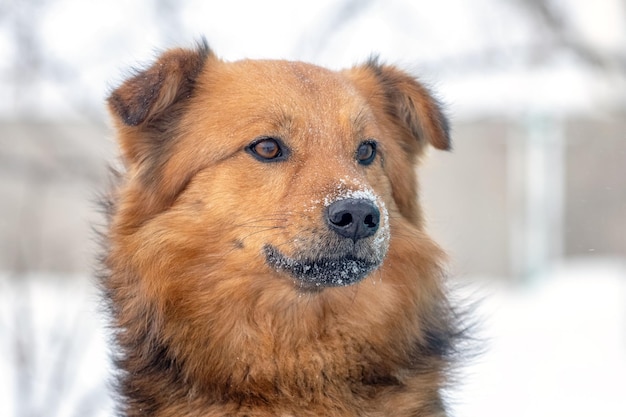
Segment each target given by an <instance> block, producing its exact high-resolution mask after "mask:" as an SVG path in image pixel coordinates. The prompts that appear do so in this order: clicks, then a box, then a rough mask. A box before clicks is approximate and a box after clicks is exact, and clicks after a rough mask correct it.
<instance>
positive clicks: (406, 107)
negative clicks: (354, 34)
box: [344, 58, 451, 223]
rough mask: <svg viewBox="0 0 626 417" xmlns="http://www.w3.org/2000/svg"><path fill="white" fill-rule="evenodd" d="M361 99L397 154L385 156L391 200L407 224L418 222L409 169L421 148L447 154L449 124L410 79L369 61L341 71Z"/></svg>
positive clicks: (422, 88) (429, 96) (414, 185)
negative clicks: (391, 189)
mask: <svg viewBox="0 0 626 417" xmlns="http://www.w3.org/2000/svg"><path fill="white" fill-rule="evenodd" d="M344 73H345V74H346V75H347V76H348V77H349V78H350V79H351V80H352V81H353V83H354V85H355V86H356V88H357V90H359V91H360V93H361V94H362V95H363V97H365V99H366V100H367V102H368V104H369V106H370V107H371V109H372V111H373V112H374V113H375V115H376V119H377V120H378V122H379V123H380V125H381V127H382V128H383V130H384V131H385V132H386V135H387V136H389V140H390V141H389V142H388V146H390V147H393V148H396V149H397V151H398V152H389V153H388V154H387V155H386V156H385V169H386V171H387V173H388V175H389V177H390V179H391V184H392V188H393V197H394V200H395V201H396V203H397V205H398V208H399V209H400V212H401V213H402V214H403V215H404V216H405V217H406V218H407V219H409V220H411V221H414V222H415V223H419V222H420V219H421V213H420V208H419V204H418V194H417V185H418V184H417V178H416V176H415V172H414V164H415V163H416V161H417V158H418V157H419V156H420V155H421V154H422V153H423V150H424V148H425V147H426V145H428V144H430V145H432V146H433V147H435V148H437V149H442V150H450V149H451V142H450V133H449V126H448V120H447V118H446V117H445V115H444V114H443V111H442V109H441V105H440V104H439V102H438V101H437V100H436V99H435V98H434V97H433V96H432V94H431V93H430V92H429V91H428V89H427V88H426V87H425V86H424V85H422V84H421V83H419V82H418V81H417V80H416V79H415V78H414V77H412V76H410V75H409V74H407V73H405V72H404V71H401V70H399V69H398V68H396V67H394V66H391V65H384V64H381V63H379V61H378V59H377V58H372V59H370V60H369V61H368V62H366V63H365V64H363V65H360V66H356V67H354V68H351V69H349V70H346V71H345V72H344Z"/></svg>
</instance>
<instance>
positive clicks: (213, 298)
mask: <svg viewBox="0 0 626 417" xmlns="http://www.w3.org/2000/svg"><path fill="white" fill-rule="evenodd" d="M108 104H109V109H110V112H111V115H112V118H113V122H114V126H115V129H116V132H117V138H118V141H119V145H120V149H121V156H122V160H123V163H124V172H121V173H120V174H119V181H118V184H117V185H116V186H115V187H113V189H112V190H111V193H110V200H109V201H108V202H107V205H106V207H107V210H108V214H109V226H108V230H107V232H106V233H105V254H104V257H103V258H104V270H105V272H104V274H103V277H102V286H103V288H104V293H105V297H106V300H107V301H108V304H109V306H110V309H111V313H112V319H113V328H114V329H115V337H116V343H117V352H118V354H117V355H116V361H117V366H118V369H119V381H118V389H119V395H120V405H119V410H120V414H121V415H125V416H172V417H173V416H181V417H182V416H206V417H209V416H250V417H252V416H255V417H264V416H285V417H286V416H338V417H341V416H346V417H347V416H363V417H374V416H377V417H378V416H396V417H402V416H443V415H445V410H444V404H443V401H442V397H441V390H442V388H443V387H444V386H445V385H446V384H447V375H448V372H449V366H450V362H451V360H452V356H453V355H452V353H453V352H454V343H455V339H456V338H457V336H458V332H457V330H456V325H455V322H454V317H453V314H452V312H451V309H450V308H449V306H448V302H447V300H446V297H445V292H444V290H443V287H442V278H443V274H442V269H441V265H442V263H443V261H444V254H443V253H442V251H441V250H440V248H439V247H438V246H437V245H436V244H435V243H434V242H433V241H432V240H431V239H430V238H429V237H428V236H427V234H426V233H425V232H424V228H423V225H422V215H421V213H420V208H419V201H418V194H417V178H416V173H415V170H414V165H415V163H416V162H418V160H419V157H420V155H422V153H423V152H424V149H425V148H426V146H428V145H432V146H434V147H436V148H439V149H448V148H449V147H450V140H449V137H448V127H447V126H448V125H447V122H446V119H445V117H444V115H443V114H442V111H441V109H440V107H439V105H438V104H437V102H436V101H435V100H434V99H433V98H432V96H431V95H430V94H429V92H428V91H427V89H426V88H425V87H424V86H423V85H421V84H420V83H419V82H418V81H416V80H415V79H414V78H412V77H411V76H409V75H408V74H406V73H404V72H402V71H400V70H398V69H397V68H395V67H393V66H388V65H384V64H381V63H379V62H378V60H376V59H372V60H370V61H369V62H367V63H365V64H363V65H359V66H356V67H354V68H351V69H347V70H344V71H340V72H334V71H329V70H326V69H323V68H320V67H317V66H313V65H309V64H305V63H300V62H286V61H251V60H246V61H239V62H233V63H229V62H224V61H221V60H220V59H218V58H217V57H216V56H215V55H214V54H213V53H212V51H211V50H210V49H209V48H208V46H207V45H206V44H201V45H199V46H198V47H197V48H196V49H190V50H187V49H175V50H171V51H168V52H165V53H164V54H163V55H161V57H160V58H159V59H158V60H157V61H156V62H155V63H154V64H153V65H152V66H151V67H149V68H147V69H146V70H144V71H139V72H137V73H136V74H135V75H134V76H132V77H130V78H129V79H127V80H126V81H125V82H124V83H123V84H122V85H121V86H119V87H118V88H117V89H116V90H114V91H113V92H112V93H111V95H110V97H109V99H108ZM268 137H271V138H280V140H281V141H282V143H284V145H285V147H286V149H285V154H287V153H288V155H285V157H284V158H282V159H280V160H276V161H263V160H259V158H255V157H253V155H251V153H250V151H249V149H250V144H251V143H253V142H254V141H255V140H257V139H258V138H268ZM365 139H367V140H372V139H373V140H375V141H376V143H377V155H376V159H375V160H374V161H373V162H372V163H371V164H369V165H367V166H365V165H363V164H359V163H358V162H357V161H356V160H355V152H356V150H357V149H358V146H359V144H360V143H362V142H363V140H365ZM287 150H288V152H287ZM346 195H347V196H354V195H357V196H370V197H371V198H370V197H368V198H370V199H371V201H372V202H374V203H375V204H377V205H378V207H379V208H380V209H381V212H382V213H383V215H381V220H380V223H381V224H380V229H379V230H378V232H377V235H375V236H373V237H371V238H368V239H371V241H370V240H368V239H363V241H364V242H365V243H363V245H364V246H366V248H369V249H371V251H370V252H367V251H364V252H363V253H367V254H369V253H374V252H375V253H376V254H379V255H381V261H380V262H379V265H378V264H377V265H378V267H377V268H376V269H375V270H374V271H373V272H371V273H369V274H368V275H367V276H366V277H365V278H364V279H362V280H361V281H359V282H358V283H355V284H353V285H346V286H343V285H338V286H325V285H317V286H311V285H304V284H303V282H302V281H300V280H299V279H298V277H294V276H293V275H290V274H289V273H288V272H285V271H284V270H281V268H277V267H275V265H272V264H271V262H269V261H268V259H269V257H268V255H267V247H269V246H271V247H273V248H278V249H279V250H280V251H282V253H284V254H285V256H287V257H289V256H290V257H293V258H294V259H295V258H297V257H301V258H303V257H307V259H321V258H323V257H324V256H326V257H332V256H337V257H340V255H336V254H335V253H334V252H335V251H336V248H340V247H341V248H343V247H344V246H342V245H344V243H345V242H343V240H342V239H340V238H338V237H337V236H335V235H333V233H332V232H330V231H329V230H328V224H327V222H326V221H324V210H325V209H326V207H327V206H328V205H329V202H332V201H335V200H337V199H340V198H343V197H344V196H346ZM368 201H369V200H368ZM344 240H345V239H344ZM373 242H378V243H376V245H378V246H376V245H375V244H374V243H373ZM381 242H382V243H381ZM346 245H347V243H346ZM354 245H355V247H356V245H357V244H356V243H355V244H354ZM372 248H373V249H372ZM363 256H369V255H363ZM340 261H341V259H340ZM377 262H378V261H377Z"/></svg>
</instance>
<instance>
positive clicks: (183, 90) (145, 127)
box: [107, 40, 213, 163]
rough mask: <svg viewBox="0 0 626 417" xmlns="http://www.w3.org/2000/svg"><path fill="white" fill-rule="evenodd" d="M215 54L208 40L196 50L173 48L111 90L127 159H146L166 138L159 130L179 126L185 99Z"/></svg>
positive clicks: (110, 100)
mask: <svg viewBox="0 0 626 417" xmlns="http://www.w3.org/2000/svg"><path fill="white" fill-rule="evenodd" d="M212 55H213V54H212V52H211V50H210V49H209V47H208V45H207V43H206V41H204V40H203V41H202V42H201V43H200V44H199V45H198V47H197V48H196V49H195V50H190V49H172V50H169V51H167V52H165V53H163V55H161V56H160V57H159V58H158V60H157V61H156V62H155V63H154V64H153V65H152V66H150V67H149V68H148V69H145V70H143V71H139V72H137V73H136V74H135V75H134V76H132V77H130V78H129V79H127V80H126V81H124V83H122V85H121V86H119V87H118V88H116V89H115V90H114V91H113V92H112V93H111V95H110V96H109V98H108V99H107V103H108V106H109V111H110V113H111V115H112V116H113V120H114V121H115V124H116V126H117V128H118V130H119V133H120V134H119V141H120V146H121V148H122V152H123V156H124V157H125V159H126V162H130V163H133V162H139V161H142V160H145V159H146V158H147V157H148V156H149V155H150V154H152V153H153V149H154V148H155V147H158V146H159V145H160V144H161V142H162V141H163V140H166V138H164V137H163V135H158V133H163V132H166V131H168V130H171V129H172V128H173V127H175V124H176V122H177V121H178V116H179V115H180V107H181V106H180V104H181V102H183V101H185V99H186V98H188V97H189V96H190V95H191V93H192V91H193V88H194V84H195V81H196V77H197V76H198V74H199V73H200V71H201V70H202V68H203V66H204V64H205V61H206V60H207V58H208V57H209V56H212ZM140 132H141V135H142V136H141V137H139V135H138V134H139V133H140ZM133 133H135V134H133ZM167 136H168V137H171V135H167Z"/></svg>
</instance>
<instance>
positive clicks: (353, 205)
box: [326, 198, 380, 242]
mask: <svg viewBox="0 0 626 417" xmlns="http://www.w3.org/2000/svg"><path fill="white" fill-rule="evenodd" d="M326 210H327V211H326V217H327V219H328V225H329V226H330V228H331V229H332V230H333V231H334V232H335V233H337V234H338V235H339V236H342V237H347V238H350V239H352V240H354V241H355V242H356V241H357V240H359V239H364V238H366V237H369V236H372V235H373V234H374V233H376V231H377V230H378V224H379V223H380V211H379V210H378V207H376V205H374V203H373V202H372V201H370V200H365V199H362V198H360V199H356V198H346V199H343V200H337V201H335V202H334V203H332V204H331V205H330V206H328V208H327V209H326Z"/></svg>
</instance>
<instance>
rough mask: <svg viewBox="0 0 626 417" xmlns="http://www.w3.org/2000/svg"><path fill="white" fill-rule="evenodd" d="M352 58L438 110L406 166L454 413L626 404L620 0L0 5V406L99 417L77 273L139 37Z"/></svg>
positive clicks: (623, 6) (90, 292) (94, 334)
mask: <svg viewBox="0 0 626 417" xmlns="http://www.w3.org/2000/svg"><path fill="white" fill-rule="evenodd" d="M200 36H205V37H206V38H207V40H208V41H209V43H210V45H211V47H212V48H213V49H214V50H215V51H216V53H217V54H218V55H219V56H221V57H223V58H224V59H228V60H235V59H240V58H244V57H251V58H286V59H297V60H306V61H311V62H314V63H317V64H321V65H325V66H329V67H331V68H342V67H345V66H349V65H352V64H354V63H357V62H362V61H363V60H365V59H366V58H367V57H369V56H370V55H371V54H373V53H375V54H379V55H380V56H381V58H382V59H383V60H384V61H387V62H393V63H397V64H398V65H400V66H402V67H403V68H405V69H407V70H410V71H412V72H414V73H415V74H419V76H420V78H421V79H422V80H424V81H425V82H427V83H428V84H430V85H431V86H432V87H433V88H434V89H436V91H437V92H438V95H439V96H440V98H441V99H442V100H443V101H444V102H445V103H446V106H447V109H448V113H449V114H450V115H451V117H452V121H453V133H454V142H455V152H454V153H452V154H439V153H436V154H435V153H433V155H432V156H431V158H429V161H427V164H426V166H425V167H424V169H423V178H422V184H423V199H424V204H425V206H426V213H427V215H428V217H429V221H430V222H429V223H430V225H431V226H430V227H431V230H432V233H433V234H434V235H435V236H436V238H437V240H439V241H440V242H441V243H442V245H443V246H444V247H446V248H447V249H448V250H449V252H450V253H451V259H452V261H451V266H450V269H451V275H452V276H453V277H454V278H453V282H452V285H453V286H455V287H458V288H459V289H458V290H457V292H458V295H459V297H460V298H464V299H470V300H476V299H480V300H482V302H481V303H480V304H479V305H478V307H477V309H476V310H477V311H476V314H477V315H478V316H479V317H480V320H479V321H480V323H481V326H480V331H479V335H478V337H479V339H480V340H481V341H482V344H483V346H484V348H483V350H484V354H483V355H481V356H479V357H478V358H476V359H475V360H474V361H473V362H472V363H471V364H470V365H469V366H467V367H466V368H464V370H463V375H462V378H460V380H461V384H459V386H458V387H455V389H453V390H451V391H450V393H449V397H450V402H451V404H452V405H453V409H454V414H455V415H457V416H481V417H485V416H502V415H507V416H520V417H522V416H533V417H536V416H546V417H548V416H550V417H553V416H568V417H571V416H581V417H583V416H585V417H588V416H599V417H603V416H616V417H617V416H620V417H623V416H626V137H625V136H626V133H625V132H626V117H625V116H626V112H625V110H626V2H624V1H623V0H602V1H595V2H592V1H588V0H475V1H472V2H469V1H463V0H440V1H437V2H432V1H430V2H429V1H421V0H416V1H412V0H389V1H382V0H360V1H356V0H341V1H340V0H334V1H331V0H317V1H315V2H313V1H308V2H295V1H281V0H265V1H263V2H258V1H244V0H230V1H228V2H226V1H221V2H217V1H200V0H196V1H192V0H188V1H176V0H143V1H136V2H128V1H122V0H108V1H90V2H86V1H79V0H0V416H15V417H26V416H29V417H32V416H37V417H38V416H87V417H88V416H110V415H112V401H111V399H110V397H109V395H108V392H109V391H108V385H107V384H108V383H109V379H110V376H109V375H110V374H109V369H108V365H107V364H108V361H107V351H106V339H107V332H106V327H105V319H104V316H103V314H102V311H101V309H100V304H99V301H98V296H97V292H96V291H95V289H94V286H93V278H92V276H93V274H92V271H93V269H94V263H95V262H94V259H95V253H96V250H97V249H96V245H95V244H94V243H93V234H92V233H91V231H90V225H92V224H94V223H98V222H101V218H100V217H99V215H98V213H97V210H96V209H95V204H94V203H93V199H94V195H95V194H96V193H97V191H98V190H99V189H102V187H103V186H104V183H105V177H106V174H105V172H106V164H107V161H111V160H113V159H114V156H115V151H114V146H113V141H112V139H111V132H110V130H109V129H108V128H107V123H108V121H107V118H106V114H105V112H104V107H103V100H104V97H106V95H107V93H108V91H110V89H111V88H112V87H113V86H115V85H117V83H118V82H120V80H122V79H123V78H124V76H125V75H126V74H127V73H128V68H130V67H132V66H137V65H139V66H141V65H145V64H147V63H149V62H150V60H151V59H153V57H154V56H155V54H156V53H158V51H160V50H163V49H165V48H167V47H170V46H174V45H191V44H192V43H193V42H194V41H196V40H197V39H198V38H199V37H200Z"/></svg>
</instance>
